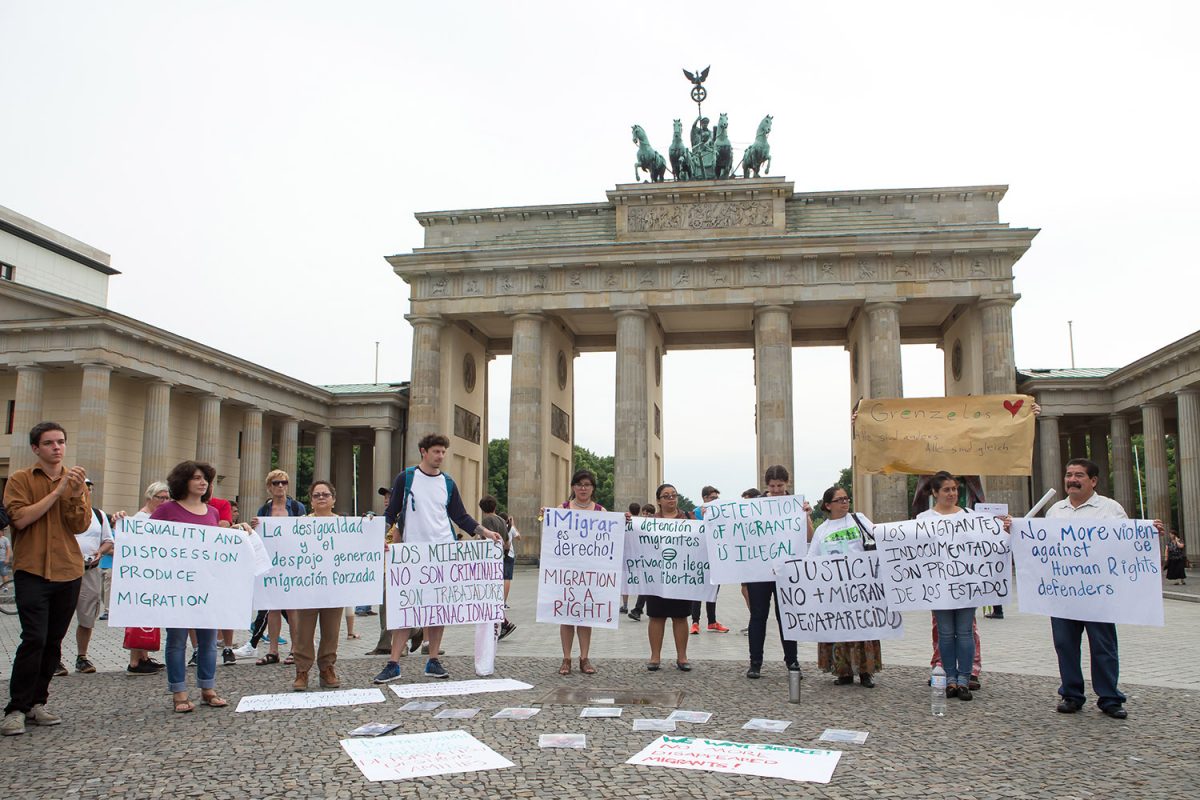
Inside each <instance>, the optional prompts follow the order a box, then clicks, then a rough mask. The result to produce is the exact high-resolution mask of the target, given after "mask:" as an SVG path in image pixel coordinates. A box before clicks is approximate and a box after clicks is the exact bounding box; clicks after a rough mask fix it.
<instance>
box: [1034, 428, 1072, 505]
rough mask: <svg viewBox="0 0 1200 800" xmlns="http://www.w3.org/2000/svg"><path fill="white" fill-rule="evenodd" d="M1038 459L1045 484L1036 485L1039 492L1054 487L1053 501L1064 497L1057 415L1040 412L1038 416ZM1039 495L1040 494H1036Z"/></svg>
mask: <svg viewBox="0 0 1200 800" xmlns="http://www.w3.org/2000/svg"><path fill="white" fill-rule="evenodd" d="M1037 440H1038V448H1039V449H1038V459H1039V461H1040V463H1041V465H1042V481H1043V482H1044V483H1045V484H1046V485H1045V486H1040V487H1038V488H1039V489H1040V490H1041V492H1045V491H1046V490H1047V489H1054V490H1055V491H1057V492H1058V494H1057V495H1056V496H1055V498H1054V502H1058V501H1059V500H1062V499H1063V498H1064V497H1066V495H1065V494H1063V492H1064V491H1065V489H1064V488H1063V459H1062V445H1061V443H1060V441H1059V438H1058V417H1057V416H1055V415H1054V414H1047V413H1046V412H1044V411H1043V412H1042V414H1041V416H1039V417H1038V432H1037ZM1038 497H1041V494H1040V493H1039V494H1038Z"/></svg>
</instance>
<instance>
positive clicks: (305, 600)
mask: <svg viewBox="0 0 1200 800" xmlns="http://www.w3.org/2000/svg"><path fill="white" fill-rule="evenodd" d="M383 524H384V522H383V517H373V518H371V519H367V518H365V517H263V518H261V519H260V521H259V526H258V534H259V536H261V537H262V542H263V545H264V546H265V547H266V548H267V552H268V553H269V554H270V556H271V570H270V572H267V573H266V574H265V575H261V576H259V578H258V581H257V582H256V586H255V589H254V607H255V608H288V609H292V608H297V609H299V608H336V607H338V606H368V605H375V604H376V603H378V602H379V601H380V599H381V598H382V597H383V560H384V552H383V548H382V547H381V543H382V542H383Z"/></svg>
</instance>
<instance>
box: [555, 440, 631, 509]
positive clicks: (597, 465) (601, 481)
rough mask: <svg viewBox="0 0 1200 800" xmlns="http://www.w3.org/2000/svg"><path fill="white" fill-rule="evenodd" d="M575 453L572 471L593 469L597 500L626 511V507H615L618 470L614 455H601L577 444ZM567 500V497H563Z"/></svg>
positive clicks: (601, 503) (602, 503) (606, 505)
mask: <svg viewBox="0 0 1200 800" xmlns="http://www.w3.org/2000/svg"><path fill="white" fill-rule="evenodd" d="M573 455H574V457H575V465H574V467H573V468H572V472H574V471H575V470H580V469H587V470H591V471H592V474H594V475H595V476H596V490H595V492H593V494H592V496H593V497H594V498H595V499H596V502H597V503H599V504H600V505H602V506H604V507H605V508H607V509H609V510H610V511H624V510H625V509H624V508H619V509H618V508H614V507H613V504H614V503H615V499H614V489H613V481H614V480H615V479H614V477H613V476H614V473H615V471H616V466H615V459H614V457H613V456H600V455H596V454H595V453H593V452H592V451H591V450H588V449H587V448H585V447H580V446H579V445H575V447H574V451H573ZM563 499H564V500H566V498H565V497H564V498H563Z"/></svg>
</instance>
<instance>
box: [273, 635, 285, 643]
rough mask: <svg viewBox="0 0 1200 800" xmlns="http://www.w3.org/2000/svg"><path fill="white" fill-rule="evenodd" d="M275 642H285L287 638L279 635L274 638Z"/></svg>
mask: <svg viewBox="0 0 1200 800" xmlns="http://www.w3.org/2000/svg"><path fill="white" fill-rule="evenodd" d="M275 642H276V644H287V639H285V638H283V637H282V636H280V637H278V638H276V639H275Z"/></svg>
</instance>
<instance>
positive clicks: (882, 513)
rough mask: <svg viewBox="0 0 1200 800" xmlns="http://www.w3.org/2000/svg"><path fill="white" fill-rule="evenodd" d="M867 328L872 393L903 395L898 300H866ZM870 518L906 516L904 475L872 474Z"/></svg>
mask: <svg viewBox="0 0 1200 800" xmlns="http://www.w3.org/2000/svg"><path fill="white" fill-rule="evenodd" d="M866 311H867V325H868V329H869V331H870V337H871V338H870V347H869V348H868V358H870V360H871V361H870V373H871V395H870V396H871V397H903V396H904V379H903V375H902V373H901V370H900V304H899V303H867V306H866ZM871 500H872V509H871V511H872V517H871V519H873V520H877V521H879V522H895V521H896V520H902V519H908V484H907V478H906V476H904V475H872V476H871Z"/></svg>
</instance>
